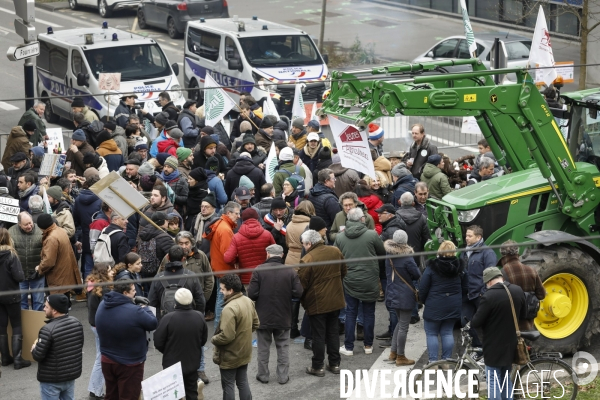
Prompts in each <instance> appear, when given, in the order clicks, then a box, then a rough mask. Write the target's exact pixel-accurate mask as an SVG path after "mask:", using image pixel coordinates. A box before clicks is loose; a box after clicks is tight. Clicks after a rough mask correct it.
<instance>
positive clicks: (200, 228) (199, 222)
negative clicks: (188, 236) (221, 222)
mask: <svg viewBox="0 0 600 400" xmlns="http://www.w3.org/2000/svg"><path fill="white" fill-rule="evenodd" d="M213 215H215V213H214V212H213V213H212V214H210V215H208V216H206V217H204V216H203V215H202V214H198V216H197V217H196V224H195V226H194V229H196V243H198V244H200V243H202V234H203V233H204V221H206V220H208V219H209V218H211V217H212V216H213Z"/></svg>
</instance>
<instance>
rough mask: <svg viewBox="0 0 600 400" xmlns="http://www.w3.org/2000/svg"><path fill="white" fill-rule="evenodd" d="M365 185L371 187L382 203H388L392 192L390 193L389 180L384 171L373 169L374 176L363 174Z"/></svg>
mask: <svg viewBox="0 0 600 400" xmlns="http://www.w3.org/2000/svg"><path fill="white" fill-rule="evenodd" d="M363 179H364V180H365V181H366V182H367V185H369V187H370V188H371V190H372V191H373V192H375V194H376V195H377V196H379V198H380V199H381V201H382V202H383V203H389V202H390V199H391V198H392V194H391V193H390V190H389V189H390V181H389V180H388V177H387V175H386V174H385V173H383V172H381V171H375V177H374V178H371V177H370V176H368V175H365V176H364V178H363Z"/></svg>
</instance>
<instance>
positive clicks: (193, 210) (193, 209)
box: [179, 177, 209, 230]
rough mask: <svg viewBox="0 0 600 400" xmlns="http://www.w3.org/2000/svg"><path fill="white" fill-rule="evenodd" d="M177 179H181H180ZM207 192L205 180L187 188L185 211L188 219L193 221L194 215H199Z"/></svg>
mask: <svg viewBox="0 0 600 400" xmlns="http://www.w3.org/2000/svg"><path fill="white" fill-rule="evenodd" d="M179 179H182V178H181V177H180V178H179ZM208 190H209V189H208V183H207V182H206V180H204V181H200V182H196V184H195V185H194V186H191V187H188V195H187V202H186V211H187V218H188V219H189V218H190V217H191V218H192V219H193V218H194V217H195V216H196V215H198V213H200V207H201V205H202V200H204V198H205V197H206V195H207V194H208ZM190 223H191V222H190ZM187 230H189V229H187Z"/></svg>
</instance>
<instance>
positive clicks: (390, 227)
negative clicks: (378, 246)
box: [379, 215, 406, 242]
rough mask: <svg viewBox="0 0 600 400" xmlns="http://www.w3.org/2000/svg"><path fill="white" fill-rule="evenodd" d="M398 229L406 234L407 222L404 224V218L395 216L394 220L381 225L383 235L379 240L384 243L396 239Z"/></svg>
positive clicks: (391, 219)
mask: <svg viewBox="0 0 600 400" xmlns="http://www.w3.org/2000/svg"><path fill="white" fill-rule="evenodd" d="M398 229H402V230H403V231H405V232H406V222H404V220H403V219H402V218H399V217H398V216H396V215H394V216H393V217H392V218H390V219H388V220H387V221H385V222H382V223H381V234H380V235H379V238H380V239H381V240H382V241H383V242H385V241H386V240H390V239H392V238H393V237H394V232H396V231H397V230H398Z"/></svg>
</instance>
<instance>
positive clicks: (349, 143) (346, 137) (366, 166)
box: [329, 118, 375, 178]
mask: <svg viewBox="0 0 600 400" xmlns="http://www.w3.org/2000/svg"><path fill="white" fill-rule="evenodd" d="M329 124H330V126H331V132H332V133H333V138H334V139H335V144H336V146H337V149H338V154H339V155H340V161H341V164H342V167H346V168H352V169H355V170H356V171H358V172H362V173H363V174H365V175H368V176H370V177H372V178H374V177H375V166H374V165H373V159H372V158H371V150H370V149H369V142H368V140H367V131H366V130H364V131H359V130H358V128H357V127H356V126H354V125H348V124H346V123H344V122H342V121H340V120H338V119H335V118H329Z"/></svg>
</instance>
